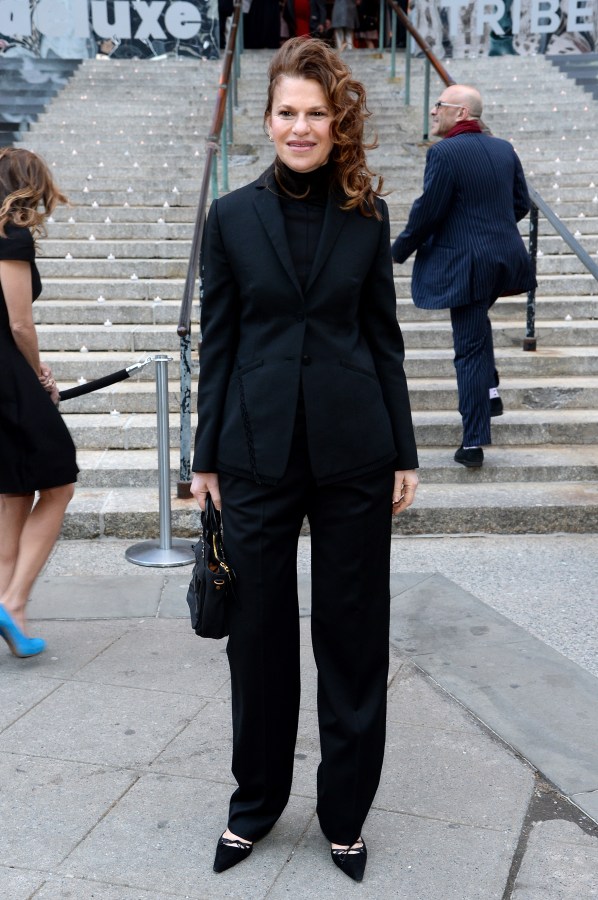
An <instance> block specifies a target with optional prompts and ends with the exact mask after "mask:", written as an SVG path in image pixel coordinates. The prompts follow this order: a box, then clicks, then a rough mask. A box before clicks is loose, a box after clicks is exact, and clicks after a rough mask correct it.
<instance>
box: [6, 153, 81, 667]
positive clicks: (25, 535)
mask: <svg viewBox="0 0 598 900" xmlns="http://www.w3.org/2000/svg"><path fill="white" fill-rule="evenodd" d="M66 202H67V200H66V197H65V196H64V194H62V193H61V192H60V191H59V190H58V188H57V187H56V185H55V184H54V181H53V179H52V176H51V174H50V172H49V170H48V168H47V166H46V164H45V163H44V162H43V161H42V160H41V159H40V158H39V157H38V156H36V154H34V153H31V152H30V151H28V150H22V149H17V148H14V147H6V148H4V149H3V150H0V534H1V535H2V539H1V540H0V636H1V637H3V638H4V640H5V641H6V642H7V644H8V646H9V647H10V649H11V651H12V652H13V653H14V655H15V656H19V657H27V656H36V655H37V654H38V653H41V652H42V651H43V650H44V649H45V646H46V645H45V641H43V640H42V639H41V638H30V637H28V636H27V633H26V631H27V625H26V616H25V607H26V604H27V600H28V599H29V594H30V592H31V588H32V587H33V583H34V581H35V579H36V578H37V576H38V574H39V572H40V571H41V569H42V567H43V565H44V564H45V562H46V560H47V559H48V556H49V555H50V551H51V550H52V547H53V546H54V543H55V542H56V539H57V538H58V535H59V533H60V529H61V526H62V520H63V518H64V513H65V510H66V507H67V505H68V503H69V501H70V499H71V497H72V496H73V491H74V482H75V481H76V480H77V472H78V469H77V464H76V461H75V447H74V444H73V441H72V439H71V436H70V434H69V432H68V430H67V427H66V425H65V424H64V422H63V421H62V417H61V415H60V413H59V412H58V409H57V404H58V389H57V387H56V382H55V380H54V377H53V375H52V371H51V369H50V368H49V366H47V365H44V364H43V363H42V362H41V361H40V356H39V348H38V342H37V334H36V331H35V325H34V323H33V313H32V308H31V304H32V302H33V301H34V300H35V299H36V298H37V297H38V296H39V294H40V293H41V281H40V277H39V273H38V271H37V268H36V265H35V244H34V238H33V236H34V235H37V234H40V233H43V230H44V229H43V226H44V220H45V219H46V217H47V216H49V215H50V214H51V213H52V211H53V210H54V208H55V206H56V204H57V203H66ZM36 491H37V492H39V496H38V499H37V502H34V501H35V493H36Z"/></svg>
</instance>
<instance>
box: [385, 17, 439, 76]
mask: <svg viewBox="0 0 598 900" xmlns="http://www.w3.org/2000/svg"><path fill="white" fill-rule="evenodd" d="M386 5H387V6H388V7H390V9H392V10H393V12H394V13H395V14H396V16H397V18H398V20H399V22H400V23H401V25H402V26H403V27H404V28H405V31H408V32H409V34H410V35H411V37H412V38H413V40H414V41H415V43H416V44H417V45H418V47H419V48H420V50H421V51H422V53H423V54H424V56H425V57H426V58H427V60H428V62H429V63H430V64H431V65H432V66H433V68H434V69H435V70H436V72H437V73H438V75H439V76H440V78H441V79H442V81H444V83H445V84H446V85H449V84H456V82H455V79H454V78H452V77H451V76H450V75H449V73H448V72H447V70H446V69H445V68H444V66H443V65H442V63H441V62H440V60H439V59H438V57H437V56H436V55H435V54H434V51H433V50H432V48H431V47H430V45H429V44H428V43H427V41H426V39H425V38H424V37H422V35H421V34H420V33H419V31H418V30H417V28H416V27H415V25H414V24H413V23H412V22H411V19H410V18H409V16H408V15H407V14H406V13H405V12H403V10H402V9H401V7H400V6H399V4H398V3H395V0H386Z"/></svg>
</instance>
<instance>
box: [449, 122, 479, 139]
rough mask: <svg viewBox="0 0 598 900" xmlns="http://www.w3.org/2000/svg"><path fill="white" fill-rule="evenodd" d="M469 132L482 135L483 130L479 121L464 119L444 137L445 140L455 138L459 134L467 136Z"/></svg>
mask: <svg viewBox="0 0 598 900" xmlns="http://www.w3.org/2000/svg"><path fill="white" fill-rule="evenodd" d="M468 132H473V134H482V129H481V128H480V126H479V123H478V121H477V119H464V120H463V121H462V122H458V123H457V124H456V125H453V127H452V128H451V130H450V131H447V133H446V134H445V136H444V139H445V140H446V139H447V138H451V137H455V135H457V134H467V133H468Z"/></svg>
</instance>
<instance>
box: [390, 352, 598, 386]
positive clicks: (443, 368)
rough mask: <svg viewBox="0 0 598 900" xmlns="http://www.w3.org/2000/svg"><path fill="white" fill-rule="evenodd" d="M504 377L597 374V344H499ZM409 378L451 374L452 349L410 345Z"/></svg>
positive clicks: (498, 357)
mask: <svg viewBox="0 0 598 900" xmlns="http://www.w3.org/2000/svg"><path fill="white" fill-rule="evenodd" d="M494 356H495V360H496V367H497V369H498V371H499V372H500V375H501V377H503V376H504V377H507V376H508V377H509V378H537V377H542V378H551V377H560V376H574V375H579V376H586V375H596V374H598V347H542V346H541V345H540V346H539V347H538V349H537V350H536V351H535V352H525V351H523V350H522V349H517V348H514V347H513V348H509V347H497V349H496V353H495V354H494ZM405 371H406V372H407V378H408V379H412V378H434V377H438V378H449V377H451V376H452V375H453V374H454V366H453V353H452V350H448V349H446V350H444V349H443V350H438V349H428V350H417V349H415V348H411V347H409V346H407V355H406V359H405Z"/></svg>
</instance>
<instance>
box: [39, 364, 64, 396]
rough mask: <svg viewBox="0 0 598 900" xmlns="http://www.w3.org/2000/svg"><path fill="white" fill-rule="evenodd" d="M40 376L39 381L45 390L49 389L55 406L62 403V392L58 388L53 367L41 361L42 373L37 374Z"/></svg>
mask: <svg viewBox="0 0 598 900" xmlns="http://www.w3.org/2000/svg"><path fill="white" fill-rule="evenodd" d="M37 377H38V378H39V383H40V384H41V386H42V387H43V389H44V391H47V392H48V394H49V395H50V400H51V401H52V403H53V404H54V406H58V404H59V403H60V392H59V390H58V385H57V384H56V381H55V379H54V376H53V375H52V369H51V368H50V366H47V365H46V364H45V363H41V365H40V374H39V375H38V376H37Z"/></svg>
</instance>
